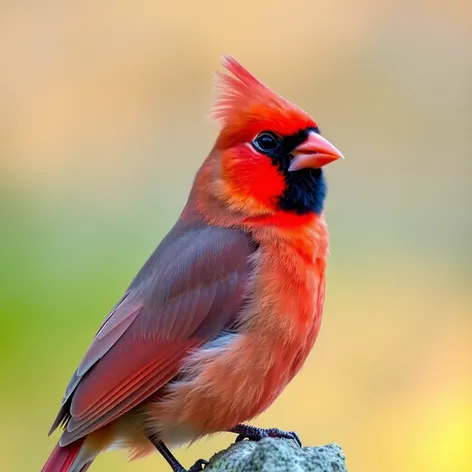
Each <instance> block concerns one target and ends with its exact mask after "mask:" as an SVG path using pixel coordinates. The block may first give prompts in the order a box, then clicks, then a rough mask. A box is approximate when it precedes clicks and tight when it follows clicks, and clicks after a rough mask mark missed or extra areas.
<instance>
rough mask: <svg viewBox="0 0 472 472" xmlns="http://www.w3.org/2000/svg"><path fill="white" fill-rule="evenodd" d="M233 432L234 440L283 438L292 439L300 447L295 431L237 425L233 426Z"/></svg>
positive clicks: (300, 443)
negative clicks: (234, 434)
mask: <svg viewBox="0 0 472 472" xmlns="http://www.w3.org/2000/svg"><path fill="white" fill-rule="evenodd" d="M234 432H235V433H238V436H237V437H236V442H239V441H243V440H244V439H249V440H251V441H260V440H261V439H263V438H285V439H292V440H293V441H295V442H296V443H297V444H298V445H299V446H300V447H302V441H301V439H300V437H299V436H298V434H297V433H296V432H295V431H283V430H281V429H279V428H268V429H264V428H256V427H254V426H246V425H238V426H237V427H235V428H234Z"/></svg>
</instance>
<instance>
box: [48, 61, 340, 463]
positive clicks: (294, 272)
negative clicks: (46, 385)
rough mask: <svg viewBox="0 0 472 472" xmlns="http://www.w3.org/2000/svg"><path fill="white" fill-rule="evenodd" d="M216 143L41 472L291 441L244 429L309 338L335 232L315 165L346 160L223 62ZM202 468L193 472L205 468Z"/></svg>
mask: <svg viewBox="0 0 472 472" xmlns="http://www.w3.org/2000/svg"><path fill="white" fill-rule="evenodd" d="M223 66H224V68H225V71H224V72H222V73H220V74H218V89H219V95H218V97H217V99H216V102H215V104H214V105H213V109H212V113H213V115H214V117H215V118H216V119H217V120H219V122H220V125H221V127H220V132H219V135H218V137H217V139H216V142H215V144H214V146H213V149H212V150H211V151H210V153H209V155H208V157H207V158H206V159H205V160H204V162H203V164H202V165H201V167H200V169H199V170H198V172H197V174H196V176H195V179H194V182H193V186H192V188H191V190H190V193H189V197H188V201H187V203H186V205H185V207H184V209H183V210H182V213H181V215H180V217H179V219H178V220H177V222H176V223H175V225H174V226H173V228H172V229H171V230H170V232H169V233H168V234H167V235H166V236H165V238H164V239H163V240H162V241H161V243H160V244H159V245H158V246H157V248H156V250H155V251H154V252H153V254H152V255H151V256H150V257H149V259H148V260H147V262H146V263H145V264H144V266H143V267H142V268H141V270H140V271H139V272H138V274H137V275H136V277H135V278H134V280H133V281H132V283H131V285H130V286H129V288H128V289H127V290H126V291H125V293H124V295H123V296H122V297H121V299H120V300H119V301H118V303H117V304H116V306H115V307H114V308H113V309H112V310H111V312H110V313H109V315H108V316H107V317H106V319H105V321H104V322H103V324H102V326H101V327H100V329H99V330H98V332H97V334H96V335H95V338H94V339H93V341H92V343H91V345H90V347H89V349H88V351H87V352H86V353H85V356H84V358H83V360H82V362H81V363H80V365H79V366H78V368H77V370H76V371H75V373H74V374H73V376H72V379H71V380H70V382H69V385H68V387H67V389H66V392H65V396H64V399H63V401H62V406H61V408H60V411H59V413H58V415H57V418H56V419H55V421H54V423H53V425H52V428H51V431H50V433H52V432H53V431H54V430H55V429H56V428H57V427H58V426H62V427H63V429H64V431H63V433H62V436H61V438H60V440H59V443H58V444H57V446H56V447H55V449H54V450H53V452H52V453H51V455H50V457H49V459H48V460H47V462H46V464H45V465H44V467H43V469H42V471H43V472H84V471H86V470H87V469H88V468H89V467H90V465H91V464H92V461H93V460H94V459H95V458H96V457H97V455H98V454H100V453H101V452H103V451H105V450H107V449H109V448H111V447H121V448H125V449H128V450H129V452H130V457H131V458H138V457H142V456H145V455H147V454H150V453H152V452H154V451H159V452H160V453H161V454H162V456H163V457H164V458H165V459H166V461H167V462H168V463H169V465H170V466H171V468H172V470H173V472H186V469H184V467H183V466H182V465H181V464H180V463H179V462H178V460H177V459H176V458H175V457H174V455H173V454H172V453H171V452H170V450H169V447H176V446H179V445H182V444H185V443H189V442H193V441H195V440H197V439H199V438H201V437H203V436H205V435H208V434H212V433H217V432H223V431H230V432H234V433H236V434H238V439H239V440H241V439H249V440H258V439H261V438H263V437H267V436H273V437H286V438H292V439H294V440H296V441H297V442H298V441H299V439H298V436H297V435H296V434H295V433H294V432H286V431H281V430H279V429H277V428H272V429H262V428H257V427H254V426H249V425H245V424H244V423H245V422H247V421H249V420H251V419H253V418H254V417H256V416H257V415H259V414H260V413H261V412H263V411H264V410H265V409H266V408H268V407H269V406H270V405H271V404H272V403H273V402H274V400H275V399H276V398H277V397H278V396H279V395H280V393H281V392H282V391H283V389H284V388H285V386H286V385H287V384H288V383H289V382H290V381H291V380H292V379H293V377H294V376H295V375H296V374H297V372H298V371H299V370H300V368H301V367H302V365H303V363H304V362H305V359H306V358H307V356H308V354H309V352H310V350H311V348H312V347H313V344H314V342H315V340H316V338H317V335H318V332H319V329H320V323H321V315H322V310H323V303H324V298H325V269H326V262H327V255H328V231H327V227H326V223H325V219H324V211H323V207H324V202H325V197H326V183H325V178H324V175H323V170H322V169H323V167H324V166H325V165H326V164H329V163H331V162H333V161H336V160H338V159H340V158H342V155H341V153H340V152H339V151H338V149H336V148H335V147H334V146H333V145H332V144H331V143H330V142H329V141H327V140H326V139H325V138H323V137H322V136H321V134H320V130H319V128H318V125H317V123H316V122H315V121H314V120H313V119H312V118H311V117H310V115H309V114H308V113H306V112H305V111H303V110H302V109H300V108H298V107H297V106H295V105H294V104H292V103H291V102H289V101H288V100H286V99H284V98H283V97H281V96H280V95H278V94H276V93H274V92H273V91H272V90H271V89H270V88H269V87H267V86H266V85H264V84H263V83H262V82H261V81H259V80H258V79H257V78H256V77H254V76H253V75H252V74H251V73H250V72H248V71H247V70H246V69H245V68H244V67H243V66H242V65H241V64H239V63H238V62H237V61H236V60H235V59H233V58H232V57H225V58H223ZM205 463H206V462H205V461H203V460H199V461H197V462H196V463H195V464H194V465H193V466H192V467H191V468H190V469H189V471H191V472H195V471H197V470H201V469H202V468H203V467H204V465H205Z"/></svg>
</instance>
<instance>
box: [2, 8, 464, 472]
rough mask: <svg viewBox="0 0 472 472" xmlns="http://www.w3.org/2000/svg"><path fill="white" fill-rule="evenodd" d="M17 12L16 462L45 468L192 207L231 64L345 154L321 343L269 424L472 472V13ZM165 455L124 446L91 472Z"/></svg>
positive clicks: (9, 459) (9, 144) (10, 106)
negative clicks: (106, 342)
mask: <svg viewBox="0 0 472 472" xmlns="http://www.w3.org/2000/svg"><path fill="white" fill-rule="evenodd" d="M0 9H1V14H0V71H1V73H0V229H1V231H0V267H1V272H0V278H1V280H0V317H1V326H0V328H1V330H0V351H1V358H0V370H1V379H2V380H1V385H2V388H1V390H0V392H1V393H0V400H1V401H0V418H1V420H0V435H1V441H0V469H1V470H4V471H14V472H23V471H25V472H31V471H38V470H40V468H41V467H42V465H43V463H44V461H45V460H46V458H47V456H48V454H49V453H50V451H51V449H52V448H53V446H54V444H55V442H56V440H57V437H58V434H57V433H56V434H55V435H54V437H53V438H49V439H48V438H47V431H48V429H49V426H50V424H51V422H52V420H53V419H54V417H55V415H56V413H57V410H58V407H59V403H60V401H61V398H62V395H63V392H64V389H65V386H66V384H67V382H68V381H69V378H70V376H71V375H72V372H73V371H74V369H75V367H76V366H77V364H78V363H79V361H80V360H81V357H82V355H83V354H84V352H85V350H86V348H87V347H88V344H89V342H90V341H91V339H92V337H93V335H94V333H95V332H96V330H97V328H98V326H99V325H100V323H101V322H102V320H103V318H104V317H105V316H106V314H107V313H108V310H109V309H110V308H111V307H112V306H113V305H114V304H115V302H116V301H117V300H118V298H119V297H120V296H121V294H122V292H123V291H124V289H125V288H126V287H127V285H128V283H129V282H130V280H131V279H132V277H133V276H134V275H135V273H136V271H137V270H138V269H139V268H140V267H141V265H142V263H143V262H144V261H145V260H146V258H147V257H148V255H149V254H150V253H151V251H152V250H153V249H154V247H155V246H156V245H157V243H158V242H159V241H160V239H161V238H162V237H163V236H164V234H165V233H166V232H167V231H168V230H169V228H170V227H171V225H172V224H173V222H174V221H175V219H176V218H177V216H178V214H179V212H180V210H181V208H182V206H183V205H184V203H185V200H186V196H187V192H188V190H189V186H190V184H191V181H192V178H193V175H194V173H195V171H196V169H197V168H198V166H199V165H200V163H201V162H202V160H203V159H204V157H205V156H206V154H207V152H208V151H209V150H210V148H211V146H212V144H213V140H214V139H215V136H216V133H217V126H216V124H215V123H212V122H211V121H209V120H208V118H207V117H206V116H207V111H208V108H209V106H210V103H211V100H212V82H213V73H214V71H216V70H218V69H219V68H220V63H219V58H220V56H221V55H222V54H232V55H233V56H235V57H236V58H237V59H238V60H239V61H240V62H242V63H243V64H244V65H245V66H246V67H247V68H248V69H249V70H250V71H252V72H253V73H254V74H255V75H257V76H258V77H259V78H260V79H261V80H263V81H264V82H266V83H267V84H268V85H269V86H270V87H272V88H273V89H275V90H276V91H278V92H279V93H281V94H282V95H284V96H286V97H287V98H288V99H290V100H292V101H294V102H296V103H297V104H299V105H300V106H302V107H303V108H305V109H306V110H307V111H308V112H310V113H311V114H312V115H313V116H314V117H315V119H316V120H317V121H318V122H319V123H320V127H321V130H322V132H323V134H324V135H325V136H326V137H327V138H328V139H330V140H331V141H332V142H333V143H334V144H335V145H336V146H337V147H338V148H339V149H341V150H342V152H343V153H344V155H345V156H346V160H345V161H344V162H342V163H338V164H336V165H333V166H332V167H331V166H330V167H329V169H327V177H328V182H329V188H330V192H329V198H328V203H327V209H326V216H327V220H328V223H329V226H330V231H331V235H332V247H331V257H330V261H329V272H328V293H327V300H326V307H325V314H324V322H323V326H322V331H321V333H320V336H319V340H318V342H317V344H316V345H315V348H314V350H313V352H312V354H311V356H310V357H309V360H308V361H307V364H306V366H305V368H304V369H303V371H302V372H301V374H300V375H299V376H298V377H297V378H296V380H295V381H293V383H292V384H290V386H289V387H288V388H287V389H286V390H285V392H284V393H283V394H282V396H281V397H280V398H279V399H278V401H277V402H276V403H275V404H274V405H273V406H272V407H271V408H270V409H269V410H268V411H267V412H266V413H265V414H263V415H262V416H261V417H259V418H258V419H257V420H256V423H257V424H258V425H261V426H278V427H280V428H284V429H295V430H297V431H298V432H299V433H300V435H301V437H302V439H303V440H304V443H305V444H307V445H310V444H312V445H314V444H325V443H328V442H337V443H339V444H340V445H341V446H342V447H343V449H344V451H345V453H346V456H347V464H348V467H349V470H351V471H363V472H369V471H383V472H390V471H391V472H393V471H398V470H402V471H410V470H411V471H417V470H428V471H430V472H434V471H454V472H460V471H466V470H467V471H469V470H472V443H471V441H472V439H471V438H472V404H471V399H472V352H471V351H472V347H471V342H472V337H471V336H472V330H471V328H472V326H471V324H472V317H471V315H472V290H471V288H472V287H471V283H472V243H471V242H472V212H471V210H470V209H471V202H472V186H471V183H470V179H471V176H472V137H471V136H472V133H471V121H472V47H471V45H472V3H470V2H465V1H463V0H450V1H448V2H438V1H435V0H430V1H426V0H425V1H424V2H422V3H421V2H420V1H417V0H410V1H408V2H403V1H396V2H387V1H385V2H372V1H367V0H365V1H362V0H361V1H348V0H305V1H300V0H292V1H290V2H289V1H277V0H270V1H262V0H261V1H257V2H255V1H246V0H239V1H238V2H222V1H199V2H190V1H189V2H183V3H182V2H169V1H168V2H159V1H146V0H134V1H133V2H120V1H116V0H113V1H112V0H95V1H92V0H89V1H82V2H63V1H59V0H43V1H39V0H38V1H34V0H32V1H27V0H20V1H14V2H13V1H8V0H3V1H2V2H1V6H0ZM233 439H234V436H232V435H229V434H222V435H220V436H218V437H217V438H213V439H210V440H203V441H201V442H199V443H197V444H195V445H194V446H192V447H191V448H190V449H181V450H177V451H176V455H177V457H178V458H179V459H181V461H182V462H183V463H184V465H190V464H191V463H193V462H194V460H195V459H197V458H199V457H209V456H210V455H211V454H212V453H213V452H215V451H218V450H220V449H222V448H223V447H225V446H227V445H228V444H229V443H230V442H231V441H232V440H233ZM161 469H162V470H167V468H166V466H165V465H164V462H163V460H162V459H161V458H160V457H157V456H154V457H151V458H148V459H144V460H141V461H137V462H134V463H131V464H128V463H127V458H126V454H125V453H124V452H116V451H115V452H110V453H108V454H105V455H103V456H101V457H100V458H99V459H98V460H97V461H96V463H95V464H94V467H93V471H94V472H95V471H105V470H114V471H123V472H125V471H130V472H131V471H136V472H138V471H143V472H144V471H151V470H161Z"/></svg>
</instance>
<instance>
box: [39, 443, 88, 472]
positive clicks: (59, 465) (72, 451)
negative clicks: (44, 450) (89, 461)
mask: <svg viewBox="0 0 472 472" xmlns="http://www.w3.org/2000/svg"><path fill="white" fill-rule="evenodd" d="M84 441H85V438H81V439H79V440H78V441H75V442H74V443H72V444H69V445H68V446H66V447H61V446H59V444H57V445H56V447H55V448H54V450H53V451H52V453H51V455H50V456H49V459H48V460H47V462H46V464H44V467H43V468H42V470H41V472H69V470H70V468H71V467H72V464H73V463H74V461H75V458H76V457H77V456H78V454H79V452H80V448H81V447H82V444H83V443H84ZM87 469H88V466H85V468H82V469H81V471H80V472H85V470H87Z"/></svg>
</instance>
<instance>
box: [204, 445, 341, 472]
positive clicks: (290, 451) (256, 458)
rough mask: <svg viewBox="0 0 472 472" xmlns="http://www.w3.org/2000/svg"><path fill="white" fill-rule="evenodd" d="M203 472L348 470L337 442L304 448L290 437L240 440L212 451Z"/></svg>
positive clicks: (328, 471) (319, 471)
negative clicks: (222, 448) (213, 452)
mask: <svg viewBox="0 0 472 472" xmlns="http://www.w3.org/2000/svg"><path fill="white" fill-rule="evenodd" d="M205 472H347V469H346V464H345V457H344V453H343V451H342V449H341V448H340V447H339V446H338V445H337V444H328V445H326V446H319V447H303V448H300V447H298V445H297V444H296V443H295V442H294V441H292V440H289V439H274V438H264V439H262V440H261V441H241V442H238V443H235V444H232V445H231V446H230V447H229V448H228V449H225V450H224V451H221V452H219V453H218V454H215V455H214V456H213V457H212V458H211V459H210V463H209V464H208V465H207V466H206V467H205Z"/></svg>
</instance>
